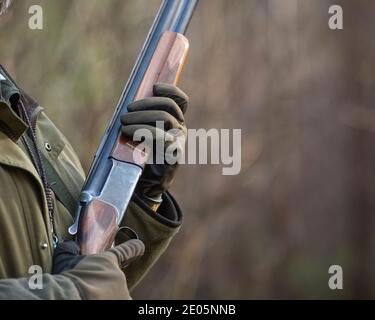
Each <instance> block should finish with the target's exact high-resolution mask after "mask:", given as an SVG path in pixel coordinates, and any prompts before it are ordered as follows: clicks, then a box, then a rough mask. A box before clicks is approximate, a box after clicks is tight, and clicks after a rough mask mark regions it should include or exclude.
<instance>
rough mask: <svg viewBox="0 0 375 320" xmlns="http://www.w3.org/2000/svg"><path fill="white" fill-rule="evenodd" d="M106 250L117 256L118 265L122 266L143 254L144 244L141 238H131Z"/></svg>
mask: <svg viewBox="0 0 375 320" xmlns="http://www.w3.org/2000/svg"><path fill="white" fill-rule="evenodd" d="M108 252H111V253H113V254H114V255H115V256H116V258H117V261H118V265H119V266H120V267H123V266H125V265H128V264H129V263H130V262H132V261H134V260H135V259H137V258H139V257H141V256H143V254H144V253H145V245H144V243H143V242H142V241H141V240H138V239H132V240H129V241H126V242H124V243H122V244H120V245H118V246H116V247H114V248H111V249H109V250H108Z"/></svg>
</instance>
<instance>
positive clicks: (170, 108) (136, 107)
mask: <svg viewBox="0 0 375 320" xmlns="http://www.w3.org/2000/svg"><path fill="white" fill-rule="evenodd" d="M187 106H188V96H187V95H186V94H185V93H184V92H182V91H181V90H180V89H179V88H177V87H175V86H173V85H169V84H162V83H159V84H156V85H155V86H154V97H151V98H146V99H143V100H139V101H136V102H133V103H131V104H130V105H129V106H128V111H129V112H128V113H126V114H124V115H122V116H121V122H122V125H123V127H122V132H123V134H125V135H126V136H127V137H130V138H133V136H134V133H135V132H136V131H137V130H139V129H147V130H149V132H151V133H152V136H153V142H152V143H153V160H154V161H153V163H152V164H148V165H146V167H145V169H144V172H143V174H142V176H141V179H140V181H139V183H138V185H137V188H136V191H135V192H136V194H137V195H139V196H140V197H141V198H143V199H148V200H151V201H156V202H158V201H161V197H162V195H163V193H164V192H165V191H167V190H168V189H169V188H170V186H171V184H172V182H173V178H174V176H175V174H176V170H177V167H178V163H174V164H169V163H168V162H167V161H164V163H162V164H156V163H155V162H156V159H157V158H158V156H160V153H162V154H163V159H166V158H165V157H164V156H166V150H167V149H168V147H169V146H170V145H171V144H172V143H175V142H176V139H179V141H184V140H186V135H187V130H186V125H185V118H184V113H185V112H186V110H187ZM157 121H163V122H164V130H162V129H160V128H158V127H157V126H156V122H157ZM171 129H174V130H175V129H177V130H176V131H178V134H170V133H167V132H166V131H168V130H171ZM161 131H162V132H161ZM164 137H166V138H167V139H166V140H168V141H167V142H165V143H164V148H163V150H158V148H157V146H158V144H157V139H164ZM181 137H182V138H183V139H181ZM180 139H181V140H180ZM179 155H180V154H179ZM159 158H160V157H159Z"/></svg>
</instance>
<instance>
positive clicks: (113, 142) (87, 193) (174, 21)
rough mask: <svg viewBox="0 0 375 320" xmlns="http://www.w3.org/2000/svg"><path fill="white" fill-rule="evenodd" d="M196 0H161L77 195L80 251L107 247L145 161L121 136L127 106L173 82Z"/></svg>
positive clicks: (76, 226)
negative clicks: (158, 85)
mask: <svg viewBox="0 0 375 320" xmlns="http://www.w3.org/2000/svg"><path fill="white" fill-rule="evenodd" d="M197 2H198V0H164V1H163V2H162V4H161V7H160V9H159V11H158V13H157V15H156V18H155V21H154V23H153V24H152V26H151V29H150V32H149V34H148V36H147V38H146V41H145V43H144V45H143V47H142V50H141V52H140V54H139V56H138V58H137V61H136V63H135V66H134V68H133V71H132V73H131V75H130V78H129V80H128V82H127V84H126V86H125V88H124V91H123V93H122V95H121V97H120V100H119V102H118V105H117V107H116V110H115V112H114V114H113V117H112V119H111V120H110V122H109V125H108V126H107V129H106V131H105V133H104V135H103V137H102V139H101V142H100V144H99V147H98V149H97V151H96V154H95V157H94V160H93V162H92V164H91V167H90V170H89V173H88V176H87V179H86V181H85V183H84V186H83V188H82V191H81V194H80V196H79V199H78V205H77V214H76V221H75V223H74V224H73V225H72V226H71V227H70V228H69V232H70V233H71V234H72V235H76V237H77V241H78V243H79V246H80V249H81V254H84V255H87V254H95V253H98V252H102V251H104V250H106V249H108V248H110V247H111V246H112V244H113V242H114V239H115V236H116V234H117V232H118V230H119V225H120V223H121V221H122V219H123V217H124V214H125V212H126V209H127V207H128V204H129V202H130V200H131V197H132V195H133V192H134V190H135V187H136V185H137V182H138V180H139V178H140V176H141V174H142V172H143V169H144V167H145V165H146V162H147V155H146V154H145V152H144V150H140V149H138V148H137V144H136V143H135V142H133V141H131V140H130V139H128V138H125V137H124V136H123V135H122V134H121V123H120V116H121V115H122V114H124V113H126V112H127V106H128V105H129V104H130V103H131V102H133V101H135V100H140V99H143V98H147V97H151V96H152V95H153V86H154V84H155V83H157V82H163V83H169V84H177V81H178V79H179V76H180V74H181V72H182V69H183V67H184V64H185V61H186V57H187V53H188V50H189V42H188V40H187V38H186V37H185V36H184V34H185V32H186V29H187V27H188V24H189V22H190V19H191V17H192V15H193V13H194V9H195V7H196V5H197Z"/></svg>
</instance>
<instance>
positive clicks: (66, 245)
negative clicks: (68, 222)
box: [52, 241, 85, 274]
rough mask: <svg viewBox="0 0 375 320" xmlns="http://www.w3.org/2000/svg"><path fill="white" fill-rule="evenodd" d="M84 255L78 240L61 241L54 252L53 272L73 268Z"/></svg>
mask: <svg viewBox="0 0 375 320" xmlns="http://www.w3.org/2000/svg"><path fill="white" fill-rule="evenodd" d="M84 257H85V256H81V255H80V249H79V246H78V244H77V242H75V241H65V242H62V243H59V244H58V246H57V247H56V249H55V251H54V254H53V267H52V274H59V273H62V272H64V271H66V270H71V269H73V268H74V267H75V266H76V265H77V264H78V263H79V262H80V261H81V260H82V259H83V258H84Z"/></svg>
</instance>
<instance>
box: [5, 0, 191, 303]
mask: <svg viewBox="0 0 375 320" xmlns="http://www.w3.org/2000/svg"><path fill="white" fill-rule="evenodd" d="M10 4H11V0H0V14H2V13H4V12H5V10H6V9H7V8H8V7H9V5H10ZM187 100H188V99H187V96H186V95H185V94H184V93H183V92H182V91H181V90H179V89H178V88H176V87H174V86H169V85H165V84H158V85H155V87H154V97H152V98H149V99H145V100H141V101H138V102H136V103H133V104H132V105H130V106H129V113H128V114H126V115H123V116H122V119H121V121H122V124H123V128H122V132H123V134H125V135H127V136H130V137H132V136H133V134H134V132H135V131H136V130H137V129H142V128H143V129H144V128H146V129H149V130H150V131H151V132H154V133H155V131H156V130H155V124H156V121H164V122H165V123H166V124H167V126H166V127H167V129H173V128H180V129H181V127H182V128H184V129H185V125H184V116H183V113H184V112H185V111H186V108H187ZM183 131H184V130H183ZM0 150H1V152H0V190H1V192H0V279H1V280H0V298H1V299H129V298H130V295H129V289H131V288H133V287H134V286H135V285H136V284H137V283H138V282H139V281H140V280H141V279H142V277H143V276H144V275H145V273H146V272H147V271H148V270H149V269H150V267H151V266H152V265H153V264H154V262H155V261H156V260H157V259H158V258H159V257H160V255H161V254H162V252H163V251H164V250H165V249H166V247H167V246H168V244H169V242H170V240H171V238H172V237H173V236H174V235H175V234H176V233H177V231H178V229H179V226H180V224H181V219H182V216H181V212H180V209H179V207H178V205H177V203H176V202H175V200H174V199H173V198H172V196H171V195H170V194H169V193H168V191H167V190H168V189H169V187H170V185H171V183H172V180H173V177H174V175H175V172H176V168H177V166H176V165H168V164H165V165H153V164H150V165H148V166H147V167H146V169H145V171H144V173H143V175H142V177H141V179H140V182H139V184H138V186H137V189H136V192H135V195H134V197H133V199H132V202H131V204H130V206H129V208H128V210H127V212H126V214H125V218H124V221H122V226H124V227H125V228H123V230H122V231H121V232H119V234H118V235H117V238H116V244H117V246H116V247H114V248H113V249H111V250H109V251H107V252H104V253H102V254H96V255H91V256H85V257H83V256H80V255H79V249H78V246H77V244H76V243H75V242H74V241H72V239H71V236H70V235H69V234H68V231H67V230H68V227H69V226H70V225H71V224H72V223H73V220H74V217H73V215H74V212H72V210H70V212H69V210H68V208H69V206H68V205H67V203H66V201H64V200H65V199H64V198H65V196H64V193H61V190H63V191H64V190H65V191H66V194H68V193H69V194H71V195H72V196H73V197H74V198H77V197H78V195H79V192H80V189H81V187H82V184H83V182H84V172H83V170H82V167H81V165H80V163H79V160H78V158H77V156H76V154H75V153H74V151H73V149H72V147H71V145H70V144H69V142H68V141H67V140H66V138H65V137H64V136H63V135H62V133H61V132H60V131H59V130H58V129H57V128H56V127H55V126H54V124H53V123H52V122H51V120H50V119H49V118H48V117H47V115H46V114H45V112H44V109H43V108H42V107H41V106H39V105H38V104H37V102H36V101H34V100H33V99H32V98H31V97H30V96H28V95H27V94H26V93H25V92H24V91H23V90H22V89H20V88H19V87H18V86H17V85H16V83H15V82H14V81H13V80H12V78H11V77H10V75H9V74H8V73H7V72H6V71H5V69H4V68H2V67H1V68H0ZM163 152H165V150H163ZM57 186H59V188H60V189H59V190H60V192H57V191H56V190H58V189H57ZM129 230H131V231H132V232H131V233H132V234H136V235H137V238H138V239H131V237H129V232H126V231H129ZM30 268H31V269H30ZM38 268H41V270H42V271H43V274H42V278H41V279H39V280H38V279H36V280H35V281H34V282H33V281H31V279H30V276H31V274H30V271H31V272H34V271H35V270H39V269H38ZM40 280H41V281H40ZM41 287H42V288H41Z"/></svg>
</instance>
